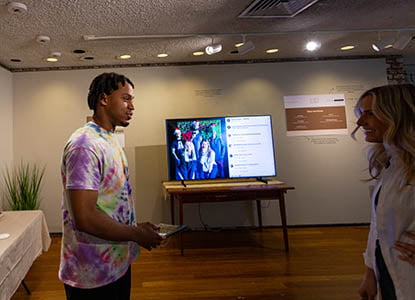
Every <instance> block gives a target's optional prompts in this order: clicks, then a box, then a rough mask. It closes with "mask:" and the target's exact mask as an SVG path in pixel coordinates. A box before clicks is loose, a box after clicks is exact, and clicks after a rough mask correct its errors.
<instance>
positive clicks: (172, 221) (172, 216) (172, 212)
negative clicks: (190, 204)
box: [170, 196, 175, 225]
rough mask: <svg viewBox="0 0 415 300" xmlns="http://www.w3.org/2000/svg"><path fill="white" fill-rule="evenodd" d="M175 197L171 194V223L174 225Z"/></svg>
mask: <svg viewBox="0 0 415 300" xmlns="http://www.w3.org/2000/svg"><path fill="white" fill-rule="evenodd" d="M174 197H175V196H170V214H171V223H172V224H173V225H174Z"/></svg>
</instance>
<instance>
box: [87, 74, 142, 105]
mask: <svg viewBox="0 0 415 300" xmlns="http://www.w3.org/2000/svg"><path fill="white" fill-rule="evenodd" d="M126 82H127V83H129V84H130V85H131V87H132V88H134V84H133V83H132V82H131V80H130V79H128V78H127V77H125V76H124V75H121V74H117V73H113V72H111V73H102V74H101V75H98V76H97V77H95V79H94V80H93V81H92V82H91V85H90V86H89V93H88V106H89V108H90V109H92V110H94V111H95V109H96V107H97V102H98V99H99V98H100V97H102V94H106V95H109V94H111V92H112V91H116V90H118V83H121V84H122V86H125V83H126Z"/></svg>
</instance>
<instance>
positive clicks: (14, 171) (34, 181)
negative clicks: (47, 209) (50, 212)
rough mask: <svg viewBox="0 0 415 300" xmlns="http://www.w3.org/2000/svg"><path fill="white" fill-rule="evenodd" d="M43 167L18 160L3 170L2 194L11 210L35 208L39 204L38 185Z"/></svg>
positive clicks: (39, 184) (43, 170) (40, 182)
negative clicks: (16, 164)
mask: <svg viewBox="0 0 415 300" xmlns="http://www.w3.org/2000/svg"><path fill="white" fill-rule="evenodd" d="M44 173H45V167H39V165H37V164H30V163H24V162H20V164H19V165H18V166H16V167H14V168H13V167H6V168H5V170H4V171H3V174H2V175H3V181H4V196H5V198H6V200H7V202H8V203H9V206H10V208H11V209H12V210H35V209H38V208H39V204H40V198H39V193H40V187H41V184H42V179H43V175H44Z"/></svg>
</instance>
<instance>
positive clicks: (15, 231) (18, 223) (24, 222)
mask: <svg viewBox="0 0 415 300" xmlns="http://www.w3.org/2000/svg"><path fill="white" fill-rule="evenodd" d="M43 219H44V215H43V212H42V211H40V210H22V211H3V212H2V213H1V214H0V233H8V234H10V236H9V237H8V238H6V239H3V240H0V257H2V256H3V252H4V251H5V249H7V248H8V247H10V246H11V245H12V244H14V243H16V242H17V240H18V239H19V238H20V236H21V235H22V233H23V232H24V231H25V230H26V229H27V228H29V227H30V226H32V224H34V223H39V224H42V222H43ZM46 238H47V237H46Z"/></svg>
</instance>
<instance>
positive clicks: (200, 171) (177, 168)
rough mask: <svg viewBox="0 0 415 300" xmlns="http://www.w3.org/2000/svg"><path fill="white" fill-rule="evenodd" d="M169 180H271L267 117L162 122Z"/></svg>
mask: <svg viewBox="0 0 415 300" xmlns="http://www.w3.org/2000/svg"><path fill="white" fill-rule="evenodd" d="M166 136H167V153H168V166H169V180H199V179H214V178H242V177H267V176H275V175H276V171H275V170H276V169H275V160H274V145H273V135H272V121H271V116H269V115H264V116H235V117H214V118H191V119H190V118H186V119H171V120H166Z"/></svg>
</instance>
